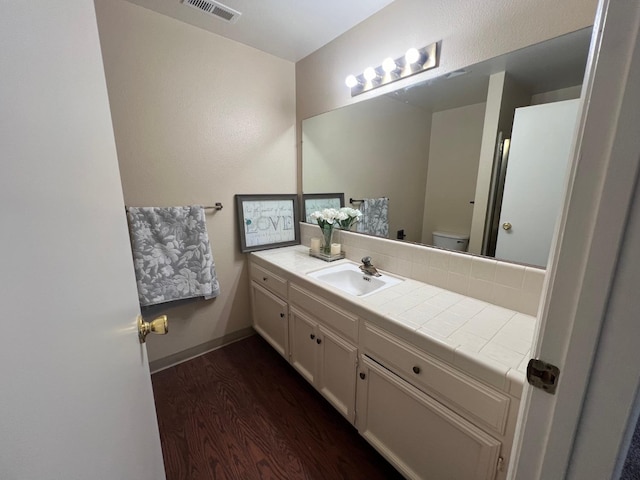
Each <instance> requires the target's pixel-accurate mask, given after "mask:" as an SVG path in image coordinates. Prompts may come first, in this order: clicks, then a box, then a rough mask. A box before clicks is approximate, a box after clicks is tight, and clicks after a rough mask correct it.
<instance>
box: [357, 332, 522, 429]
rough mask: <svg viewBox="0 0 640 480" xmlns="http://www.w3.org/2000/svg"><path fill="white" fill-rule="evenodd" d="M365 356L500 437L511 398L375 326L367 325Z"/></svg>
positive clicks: (364, 339) (364, 342)
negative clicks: (498, 434)
mask: <svg viewBox="0 0 640 480" xmlns="http://www.w3.org/2000/svg"><path fill="white" fill-rule="evenodd" d="M362 346H363V348H364V353H366V354H367V355H368V356H370V357H371V358H373V359H374V360H376V361H377V362H379V363H381V364H382V365H384V366H385V367H387V368H388V369H389V370H391V371H393V372H395V373H397V374H398V375H400V376H401V377H403V378H404V379H406V380H407V381H408V382H409V383H411V384H413V385H414V386H416V387H417V388H419V389H420V390H422V391H424V392H426V393H428V394H429V395H432V396H433V397H435V398H438V399H440V400H441V401H442V402H443V403H445V404H447V405H450V407H451V408H452V409H454V410H457V411H459V412H461V413H462V414H463V416H465V417H468V418H470V419H474V420H477V421H478V422H479V423H481V424H482V425H485V426H487V427H489V428H490V429H492V430H494V431H495V432H498V433H500V434H503V433H504V427H505V424H506V421H507V414H508V412H509V403H510V400H509V397H508V396H506V395H503V394H501V393H500V392H497V391H495V390H493V389H491V388H489V387H487V386H485V385H483V384H481V383H480V382H478V381H477V380H474V379H473V378H471V377H469V376H467V375H465V374H463V373H461V372H459V371H458V370H456V369H454V368H452V367H450V366H448V365H447V364H445V363H443V362H441V361H439V360H437V359H435V358H431V357H429V356H428V355H426V354H425V353H423V352H421V351H419V350H417V349H415V348H413V347H411V346H409V345H407V344H405V343H404V342H403V341H402V340H400V339H399V338H397V337H394V336H393V335H391V334H389V333H387V332H385V331H384V330H381V329H379V328H377V327H375V326H373V325H370V324H368V323H367V324H365V328H364V332H363V338H362Z"/></svg>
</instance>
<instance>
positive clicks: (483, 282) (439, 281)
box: [300, 223, 545, 316]
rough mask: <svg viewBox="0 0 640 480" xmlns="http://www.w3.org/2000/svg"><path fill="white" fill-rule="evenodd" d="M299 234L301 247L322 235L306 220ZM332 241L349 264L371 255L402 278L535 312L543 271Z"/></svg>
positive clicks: (358, 240) (343, 237) (360, 239)
mask: <svg viewBox="0 0 640 480" xmlns="http://www.w3.org/2000/svg"><path fill="white" fill-rule="evenodd" d="M300 235H301V240H302V244H303V245H306V246H309V244H310V243H311V238H312V237H319V236H321V235H320V230H319V228H318V226H316V225H310V224H308V223H300ZM334 242H337V243H341V244H342V249H343V250H344V251H345V254H346V257H347V258H348V259H349V260H352V261H354V262H360V259H361V258H362V257H365V256H370V257H372V259H373V264H374V265H375V266H376V267H378V268H380V269H382V270H387V271H388V272H391V273H395V274H397V275H401V276H403V277H407V278H412V279H414V280H418V281H421V282H425V283H429V284H431V285H435V286H437V287H441V288H446V289H447V290H451V291H454V292H457V293H460V294H463V295H466V296H469V297H473V298H477V299H479V300H483V301H485V302H490V303H493V304H495V305H499V306H501V307H505V308H509V309H511V310H515V311H518V312H521V313H525V314H527V315H534V316H535V315H536V313H537V311H538V305H539V303H540V296H541V294H542V285H543V283H544V276H545V270H543V269H540V268H535V267H527V266H524V265H516V264H513V263H508V262H501V261H499V260H494V259H492V258H487V257H478V256H473V255H469V254H465V253H458V252H452V251H448V250H441V249H439V248H434V247H427V246H423V245H415V244H411V243H402V242H398V241H395V240H387V239H384V238H377V237H370V236H367V235H359V234H355V233H351V232H344V231H340V230H338V231H337V232H336V233H335V234H334Z"/></svg>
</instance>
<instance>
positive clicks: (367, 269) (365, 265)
mask: <svg viewBox="0 0 640 480" xmlns="http://www.w3.org/2000/svg"><path fill="white" fill-rule="evenodd" d="M360 270H362V271H363V272H364V273H366V274H367V275H372V276H374V277H381V276H382V274H381V273H380V272H378V270H376V267H374V266H373V265H371V257H364V258H363V259H362V265H360Z"/></svg>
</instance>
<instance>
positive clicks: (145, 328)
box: [138, 315, 169, 343]
mask: <svg viewBox="0 0 640 480" xmlns="http://www.w3.org/2000/svg"><path fill="white" fill-rule="evenodd" d="M168 332H169V323H168V321H167V316H166V315H160V316H159V317H158V318H154V319H153V320H151V321H150V322H145V321H144V320H143V319H142V315H138V339H139V340H140V343H144V342H145V339H146V338H147V335H148V334H149V333H155V334H158V335H166V334H167V333H168Z"/></svg>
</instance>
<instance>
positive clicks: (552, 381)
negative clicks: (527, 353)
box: [527, 358, 560, 395]
mask: <svg viewBox="0 0 640 480" xmlns="http://www.w3.org/2000/svg"><path fill="white" fill-rule="evenodd" d="M558 377H560V369H559V368H558V367H556V366H555V365H552V364H550V363H547V362H543V361H542V360H538V359H536V358H532V359H531V360H529V364H528V365H527V382H529V383H530V384H531V385H533V386H534V387H536V388H540V389H542V390H544V391H545V392H547V393H550V394H551V395H553V394H555V393H556V388H557V387H558Z"/></svg>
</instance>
